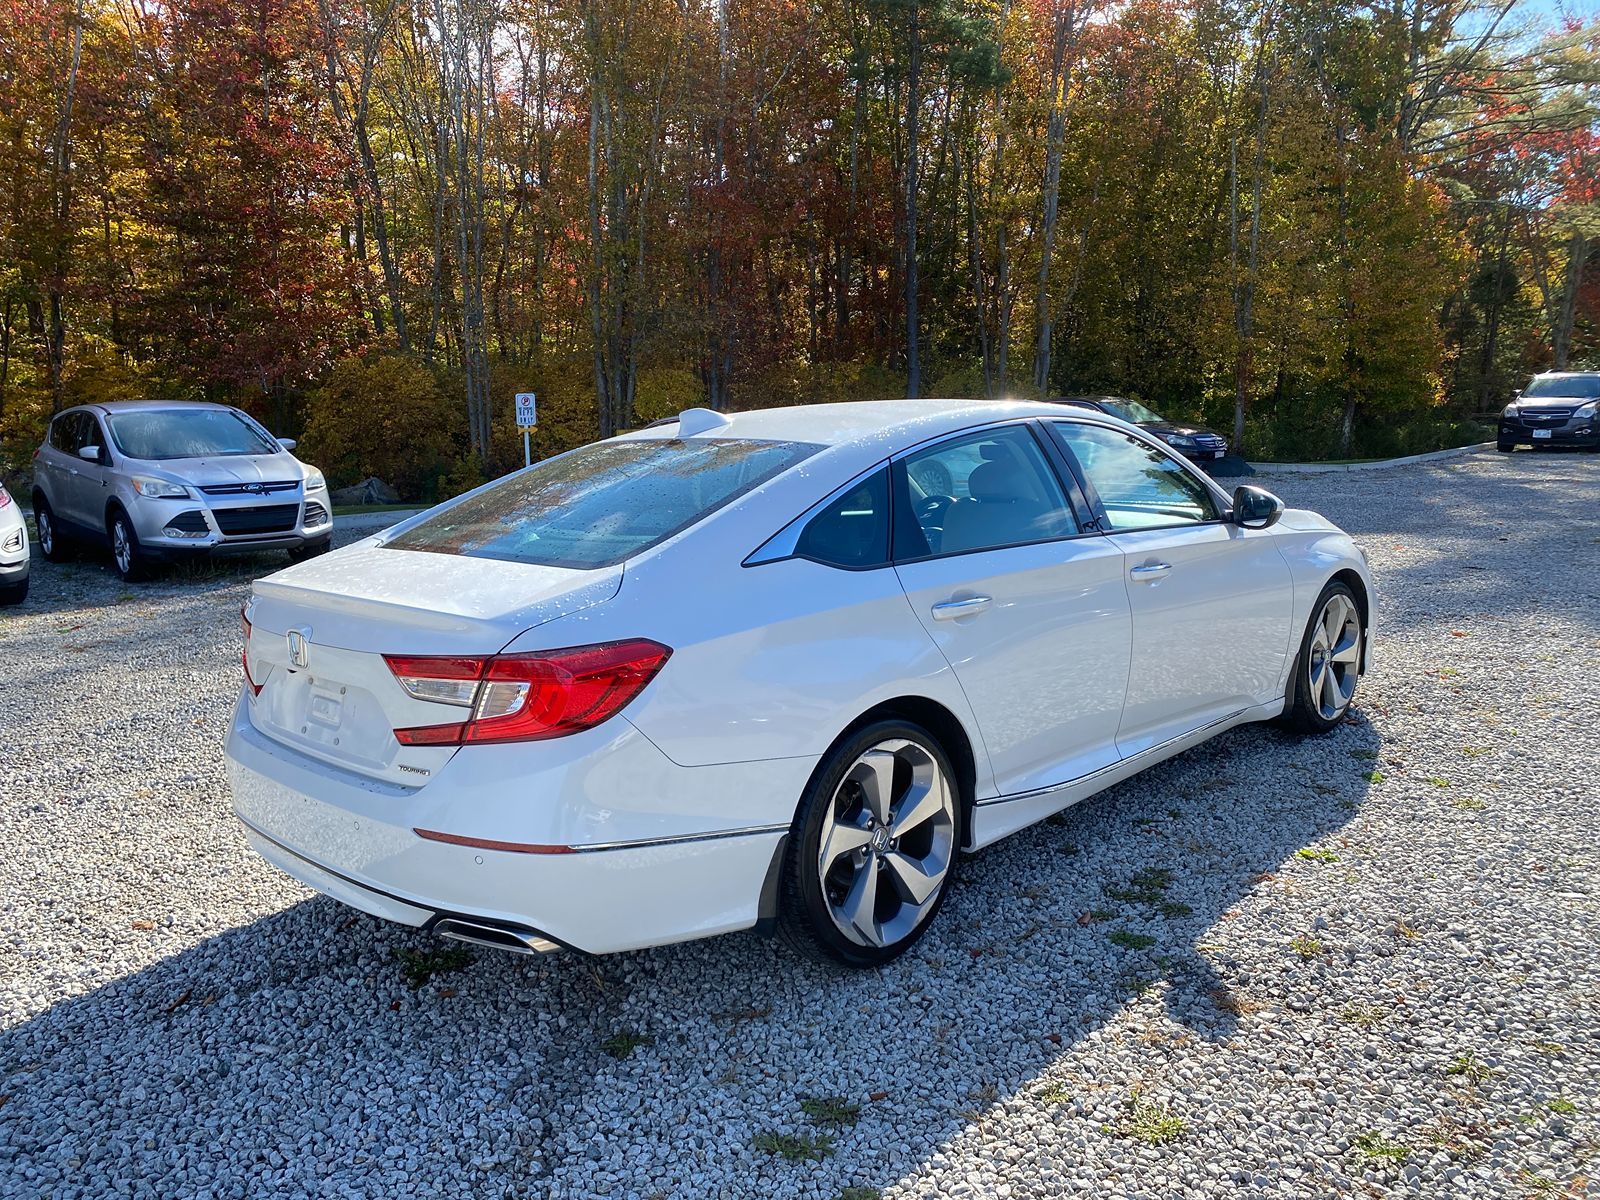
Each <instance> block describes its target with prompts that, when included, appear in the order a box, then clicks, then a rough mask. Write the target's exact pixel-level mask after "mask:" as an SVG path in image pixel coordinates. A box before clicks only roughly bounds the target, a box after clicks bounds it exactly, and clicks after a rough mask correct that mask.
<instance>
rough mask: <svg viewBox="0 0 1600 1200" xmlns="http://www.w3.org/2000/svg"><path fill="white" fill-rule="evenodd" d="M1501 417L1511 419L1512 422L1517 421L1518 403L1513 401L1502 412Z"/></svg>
mask: <svg viewBox="0 0 1600 1200" xmlns="http://www.w3.org/2000/svg"><path fill="white" fill-rule="evenodd" d="M1500 415H1501V416H1502V417H1508V418H1510V419H1512V420H1515V419H1516V416H1517V405H1516V402H1515V401H1513V402H1512V403H1510V404H1508V405H1506V407H1505V411H1504V412H1502V413H1501V414H1500Z"/></svg>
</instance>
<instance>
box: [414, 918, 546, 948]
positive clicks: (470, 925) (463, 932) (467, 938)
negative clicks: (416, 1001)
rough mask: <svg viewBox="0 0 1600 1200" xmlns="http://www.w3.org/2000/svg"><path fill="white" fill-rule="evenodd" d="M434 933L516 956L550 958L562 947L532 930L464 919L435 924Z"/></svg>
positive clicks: (446, 920)
mask: <svg viewBox="0 0 1600 1200" xmlns="http://www.w3.org/2000/svg"><path fill="white" fill-rule="evenodd" d="M433 932H434V933H437V934H438V935H439V936H440V937H447V938H454V939H455V940H456V941H458V942H471V943H472V944H473V945H474V946H488V947H490V948H491V949H494V950H509V951H510V952H511V953H513V954H549V953H551V952H552V951H555V950H559V949H561V947H560V946H559V945H558V944H557V943H555V942H552V941H551V940H550V939H549V938H547V937H544V936H542V935H541V934H538V933H535V932H534V931H533V930H531V929H517V928H512V927H509V926H504V925H482V924H479V923H478V922H477V921H465V920H462V919H461V918H460V917H444V918H443V919H441V920H439V921H436V922H434V926H433Z"/></svg>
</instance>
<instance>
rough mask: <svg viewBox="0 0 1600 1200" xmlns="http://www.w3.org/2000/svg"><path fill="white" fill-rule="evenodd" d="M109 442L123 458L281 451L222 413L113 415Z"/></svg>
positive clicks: (243, 421)
mask: <svg viewBox="0 0 1600 1200" xmlns="http://www.w3.org/2000/svg"><path fill="white" fill-rule="evenodd" d="M109 421H110V424H111V437H112V440H113V441H115V442H116V444H117V449H118V450H121V451H122V452H123V453H124V454H126V455H127V456H128V457H129V458H142V459H166V458H222V457H231V456H235V455H242V454H276V453H278V452H279V450H280V449H282V447H280V446H279V445H278V443H277V442H275V441H273V440H272V439H271V438H269V437H268V436H267V435H266V434H265V433H263V432H262V431H261V429H260V427H259V426H257V425H256V424H255V423H254V422H253V421H250V420H249V419H247V418H246V417H245V416H243V415H242V414H240V413H236V412H232V411H230V410H229V409H225V408H151V409H136V410H134V411H132V412H119V413H113V414H112V415H111V416H110V418H109Z"/></svg>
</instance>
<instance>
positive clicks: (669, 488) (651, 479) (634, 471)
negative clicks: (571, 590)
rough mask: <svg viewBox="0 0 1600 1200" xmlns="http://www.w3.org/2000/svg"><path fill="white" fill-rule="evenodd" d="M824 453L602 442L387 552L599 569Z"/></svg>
mask: <svg viewBox="0 0 1600 1200" xmlns="http://www.w3.org/2000/svg"><path fill="white" fill-rule="evenodd" d="M819 449H821V447H819V446H815V445H812V444H810V443H809V442H768V441H754V440H751V439H741V438H684V439H676V438H674V439H670V440H669V439H665V438H661V439H655V438H652V439H640V440H636V441H610V442H596V443H595V444H594V445H591V446H584V447H582V448H580V449H578V450H574V451H572V452H570V453H568V454H563V455H560V456H559V457H557V458H552V459H547V460H546V461H545V462H542V463H539V464H538V465H537V466H535V467H533V468H531V469H529V470H525V471H519V472H518V473H517V474H515V475H511V476H508V477H506V478H505V479H503V480H501V481H500V482H499V483H496V484H494V485H493V486H491V487H489V488H486V489H485V490H483V491H481V492H479V493H478V494H477V495H475V496H471V497H469V498H467V499H465V500H463V501H461V502H460V503H459V504H453V505H451V506H450V507H449V508H447V509H444V510H443V511H441V512H438V513H436V514H434V515H433V516H430V517H427V518H424V519H423V520H422V521H421V522H419V523H418V524H416V525H414V526H412V527H411V528H410V529H408V530H406V531H405V532H404V533H401V534H399V535H398V536H397V537H395V538H394V539H393V540H392V541H390V542H388V543H387V545H388V546H389V547H390V548H391V549H396V550H424V551H431V552H432V553H435V554H460V555H464V556H466V557H468V558H495V559H501V560H503V561H505V562H521V563H535V564H539V565H542V566H554V567H572V568H575V569H578V570H592V569H594V568H596V567H607V566H611V565H613V564H615V563H619V562H621V561H622V560H623V559H626V558H631V557H632V556H634V555H636V554H640V553H642V552H643V551H645V550H648V549H649V548H650V547H651V546H654V545H656V544H657V543H658V542H664V541H666V540H667V538H669V537H671V536H672V535H673V534H675V533H679V532H681V531H682V530H684V529H687V528H688V527H689V526H690V525H693V524H695V523H696V522H698V521H701V520H703V519H704V518H705V517H707V516H709V515H710V514H711V513H713V512H715V511H716V510H717V509H719V508H721V507H723V506H724V505H725V504H728V503H730V502H731V501H733V500H735V499H737V498H738V497H739V496H741V495H743V494H744V493H745V492H748V491H749V490H750V489H751V488H753V487H756V486H757V485H759V484H762V483H765V482H766V481H767V480H769V479H771V478H772V477H773V476H775V475H777V474H779V473H780V472H782V471H786V470H788V469H789V468H790V467H792V466H794V465H795V464H796V463H798V462H800V461H801V460H803V459H806V458H809V457H810V456H811V455H812V454H815V453H816V452H817V451H818V450H819Z"/></svg>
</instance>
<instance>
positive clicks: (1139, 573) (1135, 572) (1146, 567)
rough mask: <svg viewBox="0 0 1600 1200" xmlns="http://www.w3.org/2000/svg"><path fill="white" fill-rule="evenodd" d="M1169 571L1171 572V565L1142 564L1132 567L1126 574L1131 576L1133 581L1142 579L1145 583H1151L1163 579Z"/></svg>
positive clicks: (1160, 563)
mask: <svg viewBox="0 0 1600 1200" xmlns="http://www.w3.org/2000/svg"><path fill="white" fill-rule="evenodd" d="M1170 570H1172V564H1171V563H1164V562H1156V563H1142V564H1140V565H1139V566H1137V567H1134V568H1133V569H1132V570H1131V571H1129V572H1128V574H1129V575H1132V576H1133V577H1134V578H1135V579H1143V580H1145V581H1146V582H1150V583H1153V582H1155V581H1156V580H1157V579H1161V578H1163V577H1164V576H1165V575H1166V574H1167V572H1168V571H1170Z"/></svg>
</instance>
